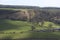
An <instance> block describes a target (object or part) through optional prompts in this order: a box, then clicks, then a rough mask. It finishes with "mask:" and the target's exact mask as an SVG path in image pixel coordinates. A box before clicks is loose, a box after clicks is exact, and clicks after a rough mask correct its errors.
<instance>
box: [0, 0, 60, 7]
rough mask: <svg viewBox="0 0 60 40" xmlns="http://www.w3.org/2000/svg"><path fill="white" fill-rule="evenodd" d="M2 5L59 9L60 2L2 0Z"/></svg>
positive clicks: (49, 0) (0, 0)
mask: <svg viewBox="0 0 60 40" xmlns="http://www.w3.org/2000/svg"><path fill="white" fill-rule="evenodd" d="M0 4H1V5H24V6H38V7H59V8H60V5H59V4H60V0H37V1H36V0H24V1H23V0H5V1H4V0H0Z"/></svg>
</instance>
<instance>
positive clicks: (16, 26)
mask: <svg viewBox="0 0 60 40" xmlns="http://www.w3.org/2000/svg"><path fill="white" fill-rule="evenodd" d="M51 23H52V22H45V23H44V26H48V24H51ZM52 24H53V27H56V28H59V27H60V26H59V25H56V24H54V23H52ZM31 25H32V24H31V23H30V22H26V21H17V20H5V19H4V20H2V19H1V20H0V32H4V34H1V33H0V38H12V39H19V38H59V37H60V32H30V30H31ZM35 27H36V30H40V29H45V27H40V26H38V25H35ZM13 32H15V33H13Z"/></svg>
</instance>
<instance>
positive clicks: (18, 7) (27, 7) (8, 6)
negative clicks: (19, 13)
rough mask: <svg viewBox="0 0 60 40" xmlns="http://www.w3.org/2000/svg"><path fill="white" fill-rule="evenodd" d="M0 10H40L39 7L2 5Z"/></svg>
mask: <svg viewBox="0 0 60 40" xmlns="http://www.w3.org/2000/svg"><path fill="white" fill-rule="evenodd" d="M0 8H16V9H40V7H38V6H19V5H0Z"/></svg>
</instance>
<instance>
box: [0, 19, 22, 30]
mask: <svg viewBox="0 0 60 40" xmlns="http://www.w3.org/2000/svg"><path fill="white" fill-rule="evenodd" d="M20 27H21V26H20ZM17 28H19V26H18V25H13V24H11V23H8V21H7V20H5V19H0V31H5V30H11V29H17Z"/></svg>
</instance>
